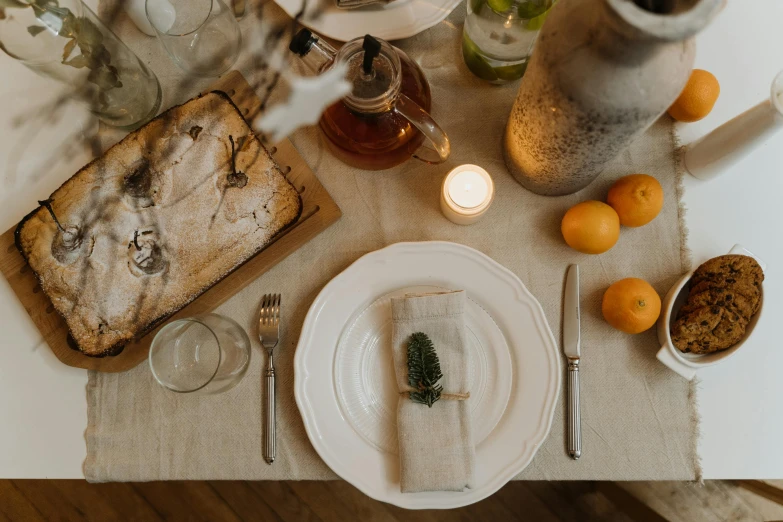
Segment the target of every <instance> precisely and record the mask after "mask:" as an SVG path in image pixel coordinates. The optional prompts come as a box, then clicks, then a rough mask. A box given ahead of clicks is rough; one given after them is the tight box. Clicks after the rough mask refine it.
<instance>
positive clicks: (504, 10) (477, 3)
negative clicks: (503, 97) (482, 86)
mask: <svg viewBox="0 0 783 522" xmlns="http://www.w3.org/2000/svg"><path fill="white" fill-rule="evenodd" d="M555 1H556V0H468V1H467V2H466V3H467V6H468V15H467V17H466V18H465V28H464V30H463V33H462V57H463V58H464V59H465V65H467V66H468V69H470V70H471V72H472V73H473V74H475V75H476V76H478V77H479V78H481V79H483V80H487V81H489V82H492V83H496V84H502V83H508V82H512V81H514V80H518V79H520V78H521V77H522V75H524V74H525V69H526V68H527V62H528V60H529V59H530V55H531V54H532V52H533V46H534V45H535V43H536V38H537V37H538V32H539V30H540V29H541V26H542V25H544V20H546V17H547V15H548V14H549V10H550V9H551V7H552V6H553V5H554V3H555Z"/></svg>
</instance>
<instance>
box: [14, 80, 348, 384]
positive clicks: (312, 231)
mask: <svg viewBox="0 0 783 522" xmlns="http://www.w3.org/2000/svg"><path fill="white" fill-rule="evenodd" d="M211 89H214V90H219V91H223V92H225V93H226V94H227V95H228V96H229V97H230V98H231V99H232V101H233V102H234V103H235V104H236V105H237V107H239V110H241V112H242V114H243V116H244V117H245V118H248V119H250V118H252V117H253V116H254V115H255V113H257V112H258V109H259V106H260V100H259V99H258V97H257V96H256V95H255V93H253V92H252V90H251V89H250V87H249V86H248V84H247V82H246V81H245V80H244V78H242V76H241V74H239V73H238V72H232V73H230V74H228V75H226V76H225V77H224V78H223V79H221V80H220V81H219V82H218V83H217V84H216V85H214V86H212V88H211ZM194 132H197V131H194ZM245 146H247V145H245ZM271 152H272V153H273V156H274V158H275V160H276V161H277V162H278V163H279V164H280V165H281V168H282V169H283V173H285V174H286V177H287V178H288V180H289V181H290V182H291V183H292V184H293V186H294V187H295V188H296V189H297V191H298V192H300V193H301V200H302V211H301V215H300V216H299V218H298V219H297V220H296V221H295V222H294V223H292V225H291V227H290V228H289V229H287V230H286V231H285V232H284V233H283V234H282V235H280V236H278V237H276V238H275V240H274V242H273V243H272V244H271V245H269V246H268V247H267V248H265V249H264V250H262V251H261V253H260V254H258V255H256V256H255V257H253V258H251V259H250V261H248V262H247V263H245V264H244V265H242V266H240V267H239V268H238V269H236V270H235V271H233V272H232V273H231V274H230V275H228V276H227V277H225V278H224V279H222V280H221V281H220V282H219V283H218V284H217V285H215V286H213V287H211V288H210V289H209V290H207V291H206V292H205V293H204V294H203V295H202V296H201V297H199V298H198V299H197V300H196V301H194V302H192V303H191V304H189V305H188V306H186V307H185V308H184V309H182V310H181V311H180V312H178V313H177V314H175V315H174V317H187V316H192V315H196V314H199V313H205V312H208V311H211V310H213V309H214V308H215V307H217V306H218V305H219V304H220V303H222V302H224V301H225V300H226V299H228V298H229V297H230V296H231V295H233V294H234V293H236V292H237V291H239V290H240V289H241V288H242V287H244V286H245V285H246V284H247V283H248V282H249V281H252V280H253V279H255V278H256V277H258V276H259V275H260V274H262V273H263V272H264V271H266V270H267V269H268V268H270V267H271V266H273V265H274V264H275V263H277V262H278V261H280V260H281V259H283V258H284V257H285V256H286V255H288V254H289V253H291V252H292V251H294V250H295V249H296V248H298V247H299V246H301V245H302V244H304V243H305V242H306V241H307V240H309V239H310V238H312V237H313V236H315V235H317V234H318V233H319V232H320V231H322V230H323V229H325V228H326V227H328V226H329V225H330V224H332V223H333V222H334V221H336V220H337V219H338V218H339V216H340V211H339V208H337V206H336V205H335V204H334V202H333V201H332V200H331V198H330V197H329V196H328V194H327V193H326V191H325V190H324V189H323V187H322V186H321V185H320V183H318V181H317V179H316V178H315V176H314V175H313V174H312V172H311V171H310V169H309V168H308V167H307V165H306V164H305V163H304V161H303V160H302V159H301V157H300V156H299V155H298V153H297V152H296V150H295V149H294V148H293V146H292V145H291V143H290V142H289V141H288V140H284V141H283V142H282V143H280V144H278V145H277V146H276V147H273V148H272V149H271ZM237 159H239V158H237ZM239 163H240V165H241V160H240V161H239ZM235 170H236V171H237V172H241V171H242V168H241V166H239V167H238V168H236V169H235ZM226 193H227V194H228V193H229V192H228V191H226ZM224 203H225V202H224ZM145 204H146V203H145ZM237 208H239V207H238V206H237V205H234V206H233V207H232V206H231V205H226V206H224V208H223V211H224V212H226V213H230V212H231V211H232V210H234V211H236V210H237ZM40 210H44V212H46V211H45V209H39V211H40ZM240 210H241V209H240ZM47 215H48V212H47ZM44 219H46V217H44ZM49 219H51V218H49ZM63 225H64V230H65V232H66V233H67V232H68V231H69V229H68V226H67V224H65V223H63ZM53 230H55V233H56V230H57V229H56V228H54V229H53ZM145 231H146V229H143V230H140V232H145ZM132 232H135V229H134V231H132ZM131 235H134V236H135V237H129V238H128V239H129V241H128V245H129V246H128V250H129V252H131V254H129V256H130V257H129V258H128V262H129V263H131V265H133V263H134V258H133V254H134V253H138V254H137V257H138V258H139V260H140V261H141V262H142V264H146V269H149V270H150V271H153V272H154V271H155V270H158V269H160V266H159V264H157V262H156V261H155V260H154V259H152V260H150V259H149V258H150V256H149V255H146V254H149V253H151V252H153V251H155V248H154V245H155V242H154V240H153V239H154V238H155V232H154V231H153V232H152V233H148V234H144V235H143V236H142V235H139V234H131ZM66 238H67V236H66ZM150 240H153V241H150ZM0 249H1V250H0V270H2V272H3V273H4V275H5V276H6V278H7V279H8V280H9V283H11V287H12V288H13V289H14V291H15V293H16V294H17V295H18V296H19V298H20V300H21V301H22V303H23V304H24V306H25V308H26V309H27V311H28V313H30V316H31V318H32V319H33V321H34V322H35V323H36V325H37V326H38V328H39V330H41V333H42V334H43V335H44V338H45V340H46V341H47V343H48V344H49V346H50V347H51V348H52V350H53V351H54V353H55V354H56V355H57V356H58V358H60V360H61V361H63V362H64V363H65V364H68V365H70V366H76V367H81V368H91V369H96V370H101V371H123V370H126V369H129V368H132V367H133V366H135V365H136V364H138V363H139V362H140V361H141V360H143V359H144V358H145V357H146V354H147V351H148V349H149V344H150V342H151V340H152V337H153V335H146V336H145V337H143V338H141V339H140V340H138V341H134V342H131V343H130V344H128V345H127V346H126V347H125V349H124V350H123V351H122V352H121V353H120V354H119V355H116V356H113V357H104V358H94V357H87V356H85V355H84V354H82V353H81V352H79V351H76V350H73V349H71V348H70V347H69V346H68V343H67V342H66V338H67V331H68V328H67V325H66V324H65V321H64V320H63V319H62V318H61V317H60V316H59V314H57V313H54V309H53V306H52V304H51V302H50V301H49V299H48V298H47V297H46V296H45V294H44V292H41V291H40V290H41V288H40V287H39V286H38V285H37V281H36V279H35V276H34V275H33V274H32V272H31V271H30V269H29V267H27V266H25V264H24V261H23V259H21V256H20V255H19V254H18V253H17V252H15V248H14V245H13V231H12V230H11V231H9V232H7V233H6V234H4V235H3V236H2V237H0ZM152 257H153V258H154V256H152ZM129 268H130V266H129ZM133 268H136V269H144V267H143V266H134V267H133ZM204 279H208V278H207V277H205V278H204ZM205 285H209V282H207V283H205ZM96 327H97V328H100V325H96ZM153 333H154V332H153ZM98 349H99V348H98Z"/></svg>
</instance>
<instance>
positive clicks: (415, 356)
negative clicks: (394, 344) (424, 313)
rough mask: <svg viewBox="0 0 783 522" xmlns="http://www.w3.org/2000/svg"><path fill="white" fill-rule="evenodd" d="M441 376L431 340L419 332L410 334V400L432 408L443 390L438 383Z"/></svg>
mask: <svg viewBox="0 0 783 522" xmlns="http://www.w3.org/2000/svg"><path fill="white" fill-rule="evenodd" d="M441 377H443V374H442V373H441V372H440V361H439V360H438V354H437V353H435V346H433V344H432V340H431V339H430V338H429V337H428V336H427V334H425V333H421V332H416V333H415V334H413V335H411V338H410V341H408V384H409V385H410V387H411V388H413V389H414V390H415V391H411V392H410V398H411V400H412V401H413V402H418V403H421V404H426V405H427V406H429V407H430V408H432V405H433V404H434V403H435V402H437V400H438V399H440V393H441V392H442V391H443V386H441V385H440V384H438V381H439V380H440V378H441Z"/></svg>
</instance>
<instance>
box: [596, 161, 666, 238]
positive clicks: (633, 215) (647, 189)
mask: <svg viewBox="0 0 783 522" xmlns="http://www.w3.org/2000/svg"><path fill="white" fill-rule="evenodd" d="M606 202H607V203H609V206H610V207H612V208H613V209H614V210H615V212H617V215H618V216H620V224H621V225H623V226H625V227H640V226H642V225H646V224H647V223H649V222H650V221H652V220H653V219H655V216H657V215H658V213H659V212H660V211H661V209H662V208H663V187H661V184H660V183H658V180H657V179H655V178H654V177H652V176H648V175H647V174H631V175H630V176H625V177H623V178H620V179H618V180H617V181H615V182H614V185H612V188H610V189H609V195H608V196H607V197H606Z"/></svg>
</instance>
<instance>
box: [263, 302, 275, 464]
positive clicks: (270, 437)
mask: <svg viewBox="0 0 783 522" xmlns="http://www.w3.org/2000/svg"><path fill="white" fill-rule="evenodd" d="M258 338H259V340H260V341H261V346H263V347H264V348H265V349H266V351H267V354H268V357H267V361H266V372H265V380H266V430H265V431H264V460H265V461H266V462H267V464H271V463H273V462H274V461H275V454H276V453H277V447H276V443H275V431H276V423H277V420H276V418H275V365H274V362H273V360H272V355H273V353H274V350H275V346H277V342H278V340H279V339H280V294H265V295H264V297H263V298H262V299H261V314H260V316H259V318H258Z"/></svg>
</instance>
